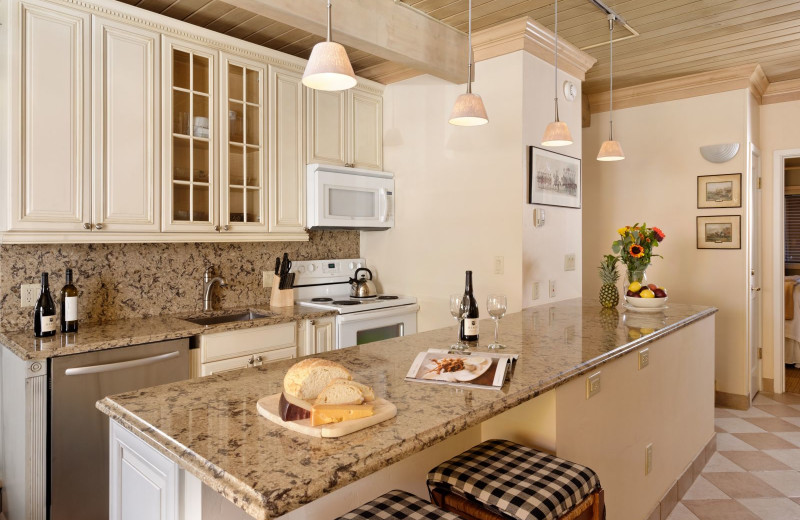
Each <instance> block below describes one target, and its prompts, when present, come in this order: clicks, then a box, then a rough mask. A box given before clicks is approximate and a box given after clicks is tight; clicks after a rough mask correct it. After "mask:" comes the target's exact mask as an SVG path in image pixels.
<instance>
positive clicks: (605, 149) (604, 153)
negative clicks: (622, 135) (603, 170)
mask: <svg viewBox="0 0 800 520" xmlns="http://www.w3.org/2000/svg"><path fill="white" fill-rule="evenodd" d="M615 18H616V17H615V16H614V15H613V14H610V15H608V37H609V49H610V52H609V62H610V65H609V71H610V77H611V80H610V81H611V85H610V87H609V90H608V95H609V98H608V141H606V142H604V143H603V145H602V146H601V147H600V152H598V154H597V160H598V161H621V160H623V159H624V158H625V153H624V152H623V151H622V145H620V144H619V142H617V141H615V140H614V118H613V117H612V116H613V113H614V20H615Z"/></svg>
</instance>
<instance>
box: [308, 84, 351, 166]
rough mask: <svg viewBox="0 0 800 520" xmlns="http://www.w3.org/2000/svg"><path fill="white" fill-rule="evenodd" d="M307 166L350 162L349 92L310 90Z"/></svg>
mask: <svg viewBox="0 0 800 520" xmlns="http://www.w3.org/2000/svg"><path fill="white" fill-rule="evenodd" d="M307 92H308V153H307V159H308V160H307V162H308V163H309V164H311V163H326V164H339V165H344V164H345V163H346V162H347V125H346V123H345V122H346V120H347V112H346V110H345V105H346V103H347V92H346V91H340V92H326V91H323V90H313V89H308V91H307Z"/></svg>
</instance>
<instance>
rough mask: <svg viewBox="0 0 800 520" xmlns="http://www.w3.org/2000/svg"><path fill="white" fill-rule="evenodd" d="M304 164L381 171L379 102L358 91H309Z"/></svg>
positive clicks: (369, 94) (363, 91)
mask: <svg viewBox="0 0 800 520" xmlns="http://www.w3.org/2000/svg"><path fill="white" fill-rule="evenodd" d="M307 128H308V153H307V162H308V163H309V164H311V163H326V164H336V165H341V166H351V167H354V168H369V169H373V170H381V169H383V99H382V97H381V96H380V95H377V94H372V93H370V92H367V91H365V90H362V89H358V88H354V89H351V90H347V91H342V92H324V91H319V90H309V93H308V123H307Z"/></svg>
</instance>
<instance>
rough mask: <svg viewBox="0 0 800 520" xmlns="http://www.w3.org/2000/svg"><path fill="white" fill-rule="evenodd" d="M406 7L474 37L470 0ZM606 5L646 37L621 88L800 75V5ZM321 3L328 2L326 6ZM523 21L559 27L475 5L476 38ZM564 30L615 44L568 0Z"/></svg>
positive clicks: (168, 8) (145, 2)
mask: <svg viewBox="0 0 800 520" xmlns="http://www.w3.org/2000/svg"><path fill="white" fill-rule="evenodd" d="M121 1H124V2H126V3H129V4H131V5H136V6H138V7H142V8H144V9H147V10H150V11H154V12H158V13H161V14H164V15H166V16H170V17H172V18H177V19H180V20H184V21H187V22H189V23H193V24H195V25H199V26H201V27H206V28H208V29H211V30H214V31H217V32H221V33H225V34H228V35H230V36H234V37H236V38H241V39H243V40H246V41H249V42H253V43H256V44H259V45H264V46H266V47H269V48H272V49H276V50H279V51H281V52H285V53H288V54H293V55H295V56H300V57H302V58H307V57H308V55H309V54H310V52H311V48H312V47H313V46H314V44H315V43H317V42H319V41H321V40H322V38H321V37H318V36H315V35H312V34H309V33H307V32H304V31H300V30H298V29H295V28H293V27H290V26H287V25H284V24H281V23H278V22H275V21H274V20H270V19H268V18H265V17H262V16H257V15H253V14H252V13H249V12H248V11H245V10H242V9H238V8H235V7H233V6H231V5H229V4H226V3H225V2H223V1H221V0H121ZM339 1H347V0H339ZM401 1H402V2H403V3H405V4H407V5H408V6H410V7H413V8H414V9H417V10H420V11H422V12H424V13H426V14H428V15H429V16H431V17H433V18H436V19H438V20H441V21H443V22H444V23H447V24H449V25H451V26H454V27H456V28H457V29H459V30H462V31H466V28H467V0H401ZM605 3H606V4H607V5H608V6H609V7H611V8H613V9H614V10H616V11H617V12H618V13H619V14H620V16H622V17H623V18H625V20H626V21H627V22H628V24H629V25H630V26H631V27H633V28H634V29H636V30H637V31H638V32H639V33H640V36H637V37H634V38H630V39H626V40H623V41H619V42H615V44H614V86H615V87H626V86H633V85H639V84H642V83H648V82H651V81H657V80H662V79H668V78H673V77H679V76H684V75H687V74H693V73H698V72H707V71H711V70H716V69H721V68H726V67H731V66H735V65H743V64H751V63H752V64H756V63H758V64H760V65H761V66H762V68H763V69H764V72H765V74H766V75H767V78H768V79H769V80H770V81H771V82H775V81H783V80H789V79H797V78H800V1H798V0H606V1H605ZM323 5H324V4H323V2H322V0H320V8H321V9H322V8H324V7H323ZM521 16H530V17H532V18H534V19H536V20H537V21H538V22H539V23H542V24H543V25H545V26H547V27H548V28H550V29H552V28H553V22H554V16H553V0H473V30H475V31H479V30H481V29H484V28H487V27H491V26H493V25H497V24H499V23H502V22H505V21H508V20H512V19H515V18H519V17H521ZM558 25H559V35H560V36H562V37H564V38H565V39H566V40H568V41H569V42H570V43H572V44H574V45H576V46H578V47H580V48H584V47H589V46H592V45H597V44H605V43H606V42H607V41H608V24H607V21H606V17H605V13H604V12H602V11H601V10H600V9H599V8H597V7H596V6H594V5H592V4H591V3H590V2H589V0H560V1H559V24H558ZM334 30H335V27H334ZM334 34H335V31H334ZM628 35H629V33H628V31H626V30H625V29H624V28H621V27H619V26H618V27H617V28H616V29H615V30H614V36H615V39H616V38H621V37H624V36H628ZM334 37H335V36H334ZM586 52H588V53H589V54H591V55H592V56H594V57H595V58H597V60H598V61H597V63H596V64H595V66H594V67H593V68H592V69H591V70H589V72H588V73H587V76H586V83H585V84H584V91H585V92H587V93H593V92H602V91H605V90H608V79H609V78H608V59H609V52H608V46H607V45H601V46H598V47H594V48H590V49H587V51H586ZM348 53H349V55H350V59H351V61H352V63H353V68H354V69H355V71H356V73H357V74H358V75H360V76H363V77H366V78H369V79H374V80H376V81H379V82H382V83H390V82H392V81H397V80H399V79H403V78H406V77H409V76H410V75H414V71H410V70H409V69H407V68H405V67H402V66H399V65H395V64H393V63H389V62H387V61H386V60H383V59H382V58H379V57H376V56H374V55H371V54H368V53H366V52H363V51H359V50H357V49H352V48H349V49H348Z"/></svg>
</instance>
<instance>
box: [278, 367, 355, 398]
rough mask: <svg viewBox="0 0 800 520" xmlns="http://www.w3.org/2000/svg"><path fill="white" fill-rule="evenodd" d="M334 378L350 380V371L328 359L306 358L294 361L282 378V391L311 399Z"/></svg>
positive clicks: (293, 395)
mask: <svg viewBox="0 0 800 520" xmlns="http://www.w3.org/2000/svg"><path fill="white" fill-rule="evenodd" d="M334 379H344V380H348V381H349V380H350V379H352V376H351V375H350V372H349V371H348V370H347V369H346V368H345V367H343V366H342V365H340V364H339V363H336V362H334V361H330V360H328V359H318V358H308V359H304V360H302V361H300V362H299V363H295V364H294V365H293V366H292V367H291V368H290V369H289V370H288V371H287V372H286V376H285V377H284V378H283V391H284V392H285V393H287V394H289V395H290V396H292V397H297V398H299V399H305V400H308V401H313V400H314V399H316V398H317V396H318V395H319V394H320V392H322V390H324V389H325V387H326V386H328V384H329V383H330V382H331V381H333V380H334Z"/></svg>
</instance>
